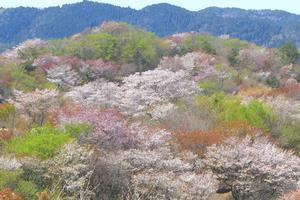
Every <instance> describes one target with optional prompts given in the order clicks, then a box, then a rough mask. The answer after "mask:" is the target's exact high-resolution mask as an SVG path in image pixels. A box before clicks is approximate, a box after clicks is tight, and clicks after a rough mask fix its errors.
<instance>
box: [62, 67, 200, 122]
mask: <svg viewBox="0 0 300 200" xmlns="http://www.w3.org/2000/svg"><path fill="white" fill-rule="evenodd" d="M200 91H201V90H200V89H199V88H198V87H197V85H196V83H195V82H194V81H193V80H190V76H189V75H188V74H187V73H185V72H184V71H182V70H181V71H177V72H172V71H169V70H162V69H156V70H150V71H146V72H143V73H135V74H133V75H131V76H129V77H125V78H124V80H123V83H122V84H121V85H120V86H118V85H116V84H114V83H111V82H106V81H96V82H92V83H88V84H86V85H84V86H80V87H75V88H74V89H73V90H72V91H70V92H68V93H66V95H65V97H66V98H71V99H73V100H75V101H78V102H81V103H86V104H89V105H98V106H102V107H117V108H119V109H120V110H121V111H122V113H124V114H126V115H132V116H143V115H146V113H148V114H150V115H151V110H155V107H156V106H160V105H162V104H168V103H170V102H173V101H176V100H177V99H179V98H183V97H188V96H192V95H194V94H196V93H199V92H200ZM171 107H172V106H168V108H171ZM147 111H149V112H147Z"/></svg>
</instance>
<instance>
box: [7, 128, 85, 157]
mask: <svg viewBox="0 0 300 200" xmlns="http://www.w3.org/2000/svg"><path fill="white" fill-rule="evenodd" d="M89 130H90V127H89V126H88V125H86V124H69V125H67V126H66V127H65V129H58V128H54V127H51V126H48V125H46V126H41V127H37V128H34V129H32V130H31V131H29V132H27V133H25V134H24V135H22V136H19V137H16V138H13V139H12V140H11V141H10V142H9V143H8V144H7V146H6V150H7V152H9V153H15V154H16V155H17V156H36V157H38V158H41V159H47V158H49V157H52V156H53V155H54V154H55V153H56V152H57V150H58V149H59V148H60V147H61V146H62V145H63V144H65V143H67V142H68V141H69V140H71V139H72V138H76V137H77V136H79V134H87V133H88V132H89Z"/></svg>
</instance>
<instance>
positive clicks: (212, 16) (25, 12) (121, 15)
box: [0, 1, 300, 47]
mask: <svg viewBox="0 0 300 200" xmlns="http://www.w3.org/2000/svg"><path fill="white" fill-rule="evenodd" d="M111 20H114V21H122V22H127V23H129V24H133V25H135V26H138V27H141V28H145V29H146V30H148V31H151V32H154V33H155V34H157V35H159V36H167V35H172V34H174V33H179V32H188V31H197V32H201V33H209V34H212V35H215V36H220V35H229V36H230V37H233V38H240V39H243V40H248V41H250V42H255V43H257V44H259V45H265V46H269V47H277V46H280V45H281V44H283V43H285V42H287V41H292V42H295V43H296V44H297V46H300V39H299V38H300V37H299V36H300V16H299V15H295V14H291V13H288V12H284V11H277V10H275V11H272V10H243V9H237V8H217V7H210V8H206V9H203V10H200V11H197V12H195V11H188V10H186V9H184V8H180V7H177V6H173V5H170V4H165V3H163V4H156V5H152V6H147V7H145V8H143V9H141V10H135V9H131V8H122V7H118V6H113V5H109V4H103V3H96V2H92V1H83V2H81V3H75V4H68V5H64V6H62V7H50V8H45V9H37V8H24V7H18V8H8V9H2V10H1V11H0V30H1V31H0V43H2V44H16V43H19V42H21V41H24V40H25V39H29V38H36V37H37V38H42V39H49V38H63V37H66V36H70V35H72V34H74V33H77V32H81V31H83V30H85V29H88V28H90V27H94V26H97V25H99V24H101V23H102V22H103V21H111Z"/></svg>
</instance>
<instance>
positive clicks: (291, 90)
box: [267, 84, 300, 97]
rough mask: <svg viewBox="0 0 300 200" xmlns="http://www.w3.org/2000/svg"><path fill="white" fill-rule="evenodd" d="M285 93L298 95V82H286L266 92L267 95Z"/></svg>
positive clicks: (290, 95)
mask: <svg viewBox="0 0 300 200" xmlns="http://www.w3.org/2000/svg"><path fill="white" fill-rule="evenodd" d="M279 95H285V96H289V97H295V96H300V84H287V85H285V86H282V87H280V88H275V89H273V90H271V91H270V92H268V93H267V96H279Z"/></svg>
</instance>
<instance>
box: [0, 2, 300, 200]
mask: <svg viewBox="0 0 300 200" xmlns="http://www.w3.org/2000/svg"><path fill="white" fill-rule="evenodd" d="M83 4H86V5H89V4H92V3H91V2H85V3H83ZM71 6H74V5H71ZM68 7H69V6H66V7H65V8H68ZM83 8H86V7H84V6H83ZM52 9H57V8H52ZM146 10H147V9H146ZM146 10H144V11H145V12H146ZM49 13H50V11H49ZM24 20H25V18H24ZM299 124H300V62H299V52H298V50H297V48H296V46H295V44H293V43H286V44H284V45H282V46H280V47H279V48H272V49H271V48H265V47H261V46H257V45H255V44H253V43H249V42H246V41H242V40H239V39H232V38H219V37H214V36H210V35H206V34H199V33H195V32H193V33H191V32H188V33H180V34H174V35H171V36H169V37H165V38H160V37H158V36H156V35H155V34H153V33H151V32H147V31H145V30H143V29H139V28H136V27H134V26H131V25H128V24H125V23H118V22H105V23H103V24H102V25H101V26H97V27H94V28H92V29H89V30H85V31H84V32H81V33H77V34H75V35H72V36H70V37H66V38H63V39H51V40H47V41H46V40H41V39H34V40H27V41H25V42H23V43H21V44H20V45H18V46H16V47H15V48H14V49H11V50H9V51H6V52H4V53H2V54H1V56H0V126H1V127H2V128H1V129H0V199H1V200H23V199H26V200H27V199H28V200H34V199H37V200H50V199H54V200H75V199H80V200H99V199H101V200H102V199H103V200H118V199H127V200H138V199H153V200H154V199H160V200H164V199H165V200H167V199H178V200H180V199H185V200H193V199H197V200H198V199H199V200H220V199H222V200H231V199H236V200H249V199H255V200H266V199H268V200H298V199H299V197H300V189H299V181H300V158H299V155H300V134H299V130H300V125H299Z"/></svg>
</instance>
